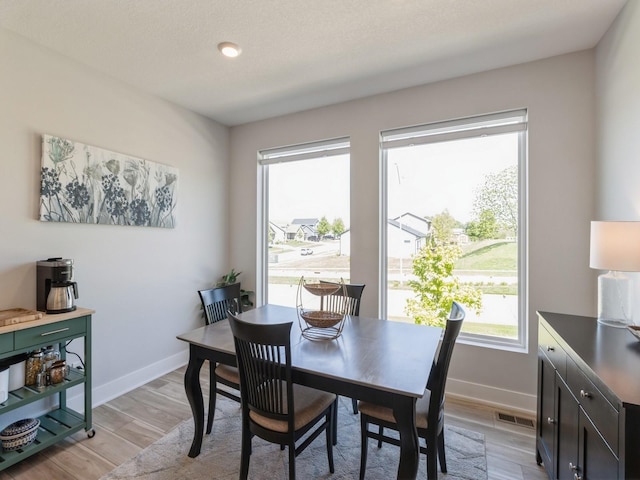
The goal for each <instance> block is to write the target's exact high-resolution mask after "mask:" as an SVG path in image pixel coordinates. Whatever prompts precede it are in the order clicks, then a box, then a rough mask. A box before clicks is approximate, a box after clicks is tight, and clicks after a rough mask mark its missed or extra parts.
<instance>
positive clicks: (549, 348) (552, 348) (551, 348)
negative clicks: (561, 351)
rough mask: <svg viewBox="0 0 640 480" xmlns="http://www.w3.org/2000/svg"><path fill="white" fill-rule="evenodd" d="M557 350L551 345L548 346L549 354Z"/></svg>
mask: <svg viewBox="0 0 640 480" xmlns="http://www.w3.org/2000/svg"><path fill="white" fill-rule="evenodd" d="M555 350H556V349H555V348H554V347H552V346H551V345H547V352H554V351H555Z"/></svg>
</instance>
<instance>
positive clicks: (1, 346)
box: [0, 332, 13, 353]
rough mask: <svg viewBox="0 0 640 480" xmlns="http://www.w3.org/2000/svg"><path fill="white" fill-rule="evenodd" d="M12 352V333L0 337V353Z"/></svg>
mask: <svg viewBox="0 0 640 480" xmlns="http://www.w3.org/2000/svg"><path fill="white" fill-rule="evenodd" d="M12 350H13V332H11V333H3V334H2V335H0V353H6V352H11V351H12Z"/></svg>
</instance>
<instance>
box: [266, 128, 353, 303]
mask: <svg viewBox="0 0 640 480" xmlns="http://www.w3.org/2000/svg"><path fill="white" fill-rule="evenodd" d="M350 154H351V138H350V137H337V138H330V139H326V140H319V141H315V142H305V143H299V144H292V145H288V146H283V147H275V148H266V149H262V150H259V151H258V152H257V167H258V197H257V198H258V205H257V208H258V212H257V213H258V226H257V228H258V231H257V232H256V237H257V239H258V242H257V245H256V248H257V252H256V258H257V265H256V277H257V288H256V305H265V304H266V303H268V301H269V297H268V285H269V267H268V259H269V241H268V240H269V166H270V165H276V164H279V163H286V162H297V161H303V160H310V159H317V158H321V157H332V156H339V155H350Z"/></svg>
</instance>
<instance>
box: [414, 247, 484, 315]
mask: <svg viewBox="0 0 640 480" xmlns="http://www.w3.org/2000/svg"><path fill="white" fill-rule="evenodd" d="M461 255H462V250H461V249H460V247H459V246H458V245H451V244H447V243H443V242H437V241H435V240H431V241H430V242H429V243H427V244H426V245H425V246H424V247H422V248H421V249H420V251H419V252H418V254H417V255H416V256H415V257H414V258H413V274H414V275H415V277H416V279H415V280H410V281H409V282H408V283H409V286H410V287H411V289H412V290H413V292H414V294H415V296H414V298H409V299H407V304H406V307H405V312H406V313H407V315H409V316H411V317H413V319H414V322H415V323H417V324H422V325H433V326H439V327H444V326H445V324H446V321H447V317H448V315H449V311H450V310H451V304H452V302H453V301H454V300H455V301H457V302H460V303H462V304H464V305H465V306H466V307H468V308H472V309H474V310H475V311H476V312H478V313H479V312H480V310H481V309H482V293H481V292H480V291H479V290H476V289H475V288H472V287H470V286H468V285H461V284H460V281H459V279H458V278H457V277H456V276H454V275H453V267H454V265H455V262H456V260H457V259H458V258H460V256H461Z"/></svg>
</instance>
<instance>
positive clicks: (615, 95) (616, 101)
mask: <svg viewBox="0 0 640 480" xmlns="http://www.w3.org/2000/svg"><path fill="white" fill-rule="evenodd" d="M638 58H640V2H637V1H635V2H629V3H627V5H626V6H625V7H624V9H623V10H622V12H621V13H620V15H619V16H618V18H617V19H616V21H615V22H614V23H613V25H612V26H611V28H610V29H609V31H608V32H607V34H606V35H605V36H604V38H603V39H602V41H601V42H600V44H599V45H598V48H597V52H596V72H597V77H596V78H597V90H596V92H597V99H598V103H597V109H598V120H599V123H598V159H599V162H598V175H597V179H598V184H597V192H598V197H597V198H598V206H597V216H596V218H594V220H635V221H638V220H640V63H639V62H638ZM633 276H634V277H635V292H636V295H635V297H634V299H635V301H634V305H633V309H634V321H635V323H640V275H638V274H633Z"/></svg>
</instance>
